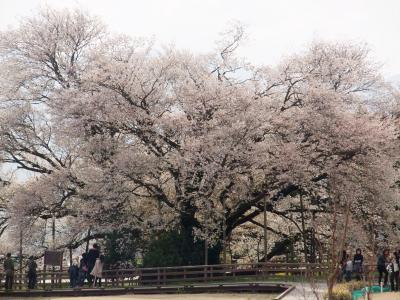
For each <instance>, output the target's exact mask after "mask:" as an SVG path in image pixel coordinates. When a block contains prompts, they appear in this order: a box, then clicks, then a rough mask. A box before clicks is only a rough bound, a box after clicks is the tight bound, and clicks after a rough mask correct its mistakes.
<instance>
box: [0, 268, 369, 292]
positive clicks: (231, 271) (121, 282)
mask: <svg viewBox="0 0 400 300" xmlns="http://www.w3.org/2000/svg"><path fill="white" fill-rule="evenodd" d="M327 271H328V268H327V266H326V265H322V264H309V263H255V264H220V265H200V266H179V267H160V268H132V269H118V270H104V271H103V279H102V286H103V287H105V288H107V287H132V286H146V285H148V286H164V285H168V284H181V285H190V284H191V283H209V282H222V281H237V282H239V281H248V280H252V281H254V280H273V279H274V280H276V279H279V281H293V280H299V279H300V278H302V279H304V278H310V277H314V278H316V277H318V278H321V279H323V278H325V277H326V275H327ZM365 272H372V268H368V266H366V267H365ZM0 277H1V280H0V282H1V285H2V286H4V275H3V274H0ZM37 283H38V284H37V288H39V289H55V288H66V287H68V283H69V276H68V272H66V271H63V272H60V271H54V272H53V271H47V272H43V271H38V273H37ZM26 286H27V278H26V275H25V274H22V275H21V274H18V273H16V274H15V276H14V289H25V288H26ZM86 286H87V284H86Z"/></svg>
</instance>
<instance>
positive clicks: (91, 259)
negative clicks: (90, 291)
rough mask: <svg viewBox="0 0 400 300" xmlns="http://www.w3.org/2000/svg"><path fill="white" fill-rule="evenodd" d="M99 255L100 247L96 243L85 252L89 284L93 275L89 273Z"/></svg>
mask: <svg viewBox="0 0 400 300" xmlns="http://www.w3.org/2000/svg"><path fill="white" fill-rule="evenodd" d="M99 257H100V249H99V246H98V245H97V244H93V247H92V249H90V250H89V252H88V254H87V264H88V282H89V285H92V283H93V278H94V277H93V276H92V275H91V274H90V273H92V270H93V268H94V265H95V264H96V259H97V258H99Z"/></svg>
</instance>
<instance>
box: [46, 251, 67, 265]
mask: <svg viewBox="0 0 400 300" xmlns="http://www.w3.org/2000/svg"><path fill="white" fill-rule="evenodd" d="M62 261H63V252H62V251H45V252H44V264H45V265H47V266H61V265H62Z"/></svg>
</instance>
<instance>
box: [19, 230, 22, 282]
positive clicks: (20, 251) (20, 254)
mask: <svg viewBox="0 0 400 300" xmlns="http://www.w3.org/2000/svg"><path fill="white" fill-rule="evenodd" d="M20 226H21V228H20V231H19V283H20V289H22V225H20Z"/></svg>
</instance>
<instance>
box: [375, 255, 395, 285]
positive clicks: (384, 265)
mask: <svg viewBox="0 0 400 300" xmlns="http://www.w3.org/2000/svg"><path fill="white" fill-rule="evenodd" d="M399 266H400V250H399V251H395V252H393V253H392V254H390V250H389V249H385V250H384V251H383V253H382V254H381V255H379V257H378V262H377V270H378V272H379V284H380V285H383V286H387V284H388V279H389V278H390V288H391V290H392V291H398V290H399V280H400V277H399V270H400V267H399Z"/></svg>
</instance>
